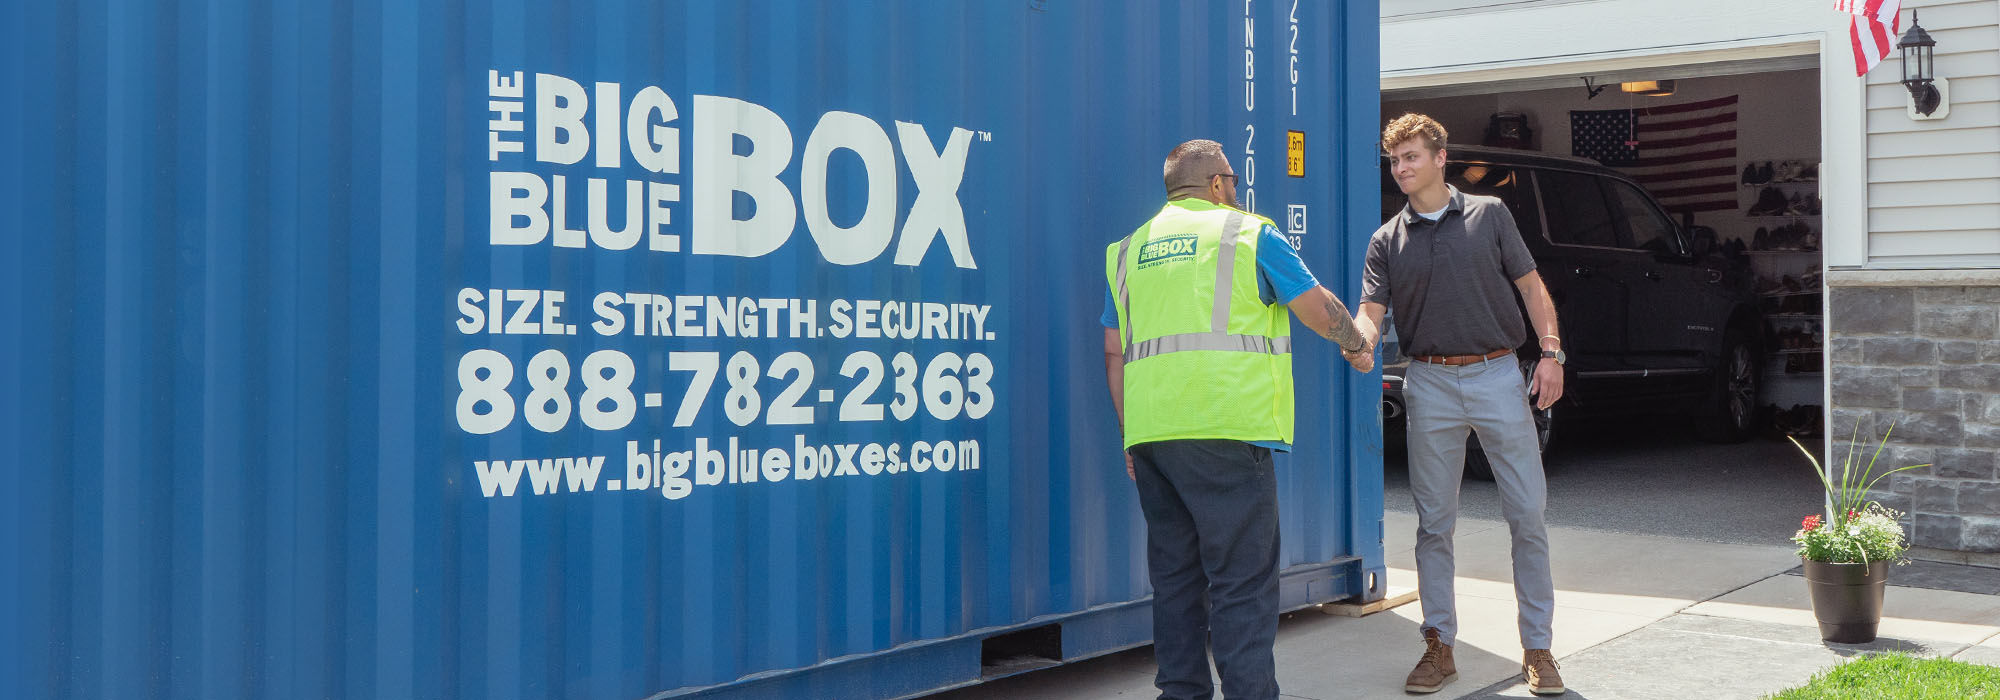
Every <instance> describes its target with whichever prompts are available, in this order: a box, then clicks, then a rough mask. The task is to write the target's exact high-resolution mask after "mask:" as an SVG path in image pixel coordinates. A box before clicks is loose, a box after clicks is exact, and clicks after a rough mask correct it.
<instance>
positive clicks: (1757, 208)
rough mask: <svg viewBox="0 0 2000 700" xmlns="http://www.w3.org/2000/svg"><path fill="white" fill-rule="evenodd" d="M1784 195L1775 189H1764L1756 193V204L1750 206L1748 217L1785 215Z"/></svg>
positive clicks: (1785, 203)
mask: <svg viewBox="0 0 2000 700" xmlns="http://www.w3.org/2000/svg"><path fill="white" fill-rule="evenodd" d="M1787 204H1788V202H1786V201H1785V193H1783V192H1779V191H1778V188H1776V187H1765V188H1764V189H1762V190H1759V191H1758V192H1757V203H1756V204H1753V205H1750V211H1749V212H1748V213H1749V215H1750V216H1780V215H1783V214H1784V213H1785V207H1786V205H1787Z"/></svg>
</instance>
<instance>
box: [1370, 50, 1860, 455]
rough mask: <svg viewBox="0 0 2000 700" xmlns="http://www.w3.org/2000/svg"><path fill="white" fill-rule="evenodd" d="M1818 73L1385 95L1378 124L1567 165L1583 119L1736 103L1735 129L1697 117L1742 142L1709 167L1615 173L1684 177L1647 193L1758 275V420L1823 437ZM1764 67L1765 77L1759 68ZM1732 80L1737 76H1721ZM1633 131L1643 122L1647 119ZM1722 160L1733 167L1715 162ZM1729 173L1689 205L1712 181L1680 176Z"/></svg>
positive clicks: (1650, 75) (1799, 61)
mask: <svg viewBox="0 0 2000 700" xmlns="http://www.w3.org/2000/svg"><path fill="white" fill-rule="evenodd" d="M1817 62H1818V57H1817V56H1801V57H1795V58H1793V59H1790V60H1780V61H1765V62H1762V65H1761V66H1759V65H1755V64H1753V65H1734V66H1707V67H1702V68H1703V70H1692V69H1682V70H1675V69H1671V68H1666V69H1660V70H1657V71H1645V72H1640V73H1637V74H1630V75H1608V76H1589V79H1588V81H1586V78H1585V77H1584V76H1576V77H1570V78H1549V79H1537V80H1533V81H1516V82H1513V83H1491V84H1479V85H1451V86H1441V87H1436V88H1423V89H1416V90H1401V91H1395V92H1385V93H1383V95H1382V118H1383V120H1384V121H1387V120H1388V119H1392V118H1394V117H1396V116H1398V115H1401V114H1404V113H1406V112H1420V113H1423V114H1428V115H1430V116H1432V117H1433V118H1436V119H1437V120H1438V121H1439V122H1440V123H1442V124H1444V126H1445V129H1446V130H1447V131H1449V132H1450V133H1451V140H1452V141H1453V142H1454V143H1461V144H1464V143H1474V144H1480V145H1485V146H1501V147H1513V148H1525V149H1526V150H1532V151H1539V152H1542V153H1548V154H1554V155H1562V156H1571V155H1578V153H1577V152H1576V151H1577V149H1579V148H1585V149H1586V150H1587V147H1586V146H1583V145H1582V144H1578V143H1577V139H1574V138H1573V135H1572V123H1573V122H1574V121H1575V120H1577V119H1585V118H1587V117H1584V116H1583V114H1584V113H1587V112H1592V111H1604V110H1626V111H1634V110H1645V109H1648V108H1655V107H1662V106H1670V105H1700V104H1716V103H1718V102H1720V103H1726V102H1727V100H1728V99H1729V98H1734V100H1735V110H1734V113H1733V118H1731V117H1730V113H1729V111H1728V109H1727V108H1726V107H1716V108H1711V109H1708V110H1703V111H1700V112H1694V113H1693V114H1698V115H1701V116H1704V117H1712V118H1709V119H1705V121H1711V122H1715V123H1714V124H1712V125H1708V126H1707V127H1706V128H1705V129H1704V130H1705V131H1706V132H1708V133H1711V134H1717V135H1718V138H1719V137H1720V133H1723V132H1727V131H1734V134H1735V138H1734V139H1733V140H1726V141H1710V142H1709V143H1707V144H1704V145H1703V146H1701V147H1700V151H1701V152H1700V153H1697V154H1688V155H1689V156H1690V157H1697V156H1708V157H1698V158H1696V159H1692V160H1689V161H1687V162H1684V163H1678V164H1671V165H1667V166H1657V167H1652V168H1644V169H1641V168H1632V169H1629V170H1627V169H1626V168H1619V169H1621V170H1627V171H1628V172H1630V173H1633V174H1656V173H1661V172H1662V171H1663V170H1666V171H1679V172H1678V173H1677V174H1670V175H1667V177H1670V178H1676V179H1667V180H1658V181H1652V182H1647V181H1645V178H1643V177H1642V178H1641V179H1642V182H1641V184H1642V185H1644V186H1645V187H1646V188H1647V189H1648V190H1649V191H1651V192H1652V193H1653V194H1654V196H1655V197H1656V198H1658V199H1660V200H1661V203H1662V204H1663V205H1665V207H1666V208H1667V210H1668V212H1669V213H1670V214H1671V215H1672V216H1673V217H1674V218H1675V219H1676V220H1677V221H1684V222H1685V221H1687V220H1688V219H1687V218H1684V217H1691V219H1692V222H1693V224H1694V225H1696V226H1704V227H1707V228H1709V229H1712V230H1714V231H1715V233H1716V237H1717V244H1718V246H1719V249H1720V250H1721V251H1723V254H1725V255H1728V256H1731V257H1734V258H1735V259H1737V260H1738V261H1740V262H1741V264H1744V265H1748V266H1749V267H1750V269H1751V270H1752V271H1753V272H1754V273H1755V276H1756V279H1757V292H1758V295H1759V298H1760V301H1759V303H1760V306H1761V308H1760V311H1762V312H1763V338H1762V339H1761V348H1760V351H1761V352H1762V353H1763V361H1762V365H1761V370H1762V377H1761V378H1762V379H1763V382H1762V384H1761V387H1760V391H1759V395H1760V402H1761V403H1762V405H1763V406H1764V409H1765V412H1766V414H1767V415H1766V417H1765V418H1764V419H1763V420H1762V422H1763V423H1764V424H1765V425H1766V426H1767V427H1768V428H1769V429H1770V430H1771V431H1774V432H1778V433H1784V434H1791V435H1797V436H1800V437H1804V436H1807V435H1816V434H1818V432H1819V430H1820V426H1819V420H1820V419H1819V416H1820V415H1822V414H1823V411H1822V410H1821V408H1822V404H1823V402H1824V398H1823V397H1824V396H1825V392H1824V384H1825V378H1824V377H1825V375H1824V374H1823V370H1824V366H1825V362H1824V360H1823V355H1822V348H1823V346H1824V344H1825V325H1824V320H1823V318H1822V316H1821V314H1822V306H1823V300H1824V289H1825V287H1824V281H1823V277H1824V270H1825V266H1824V263H1823V260H1822V254H1821V252H1820V238H1821V233H1822V231H1823V227H1822V225H1821V214H1820V212H1821V207H1820V206H1819V204H1820V202H1819V183H1818V177H1817V176H1818V169H1819V168H1818V166H1819V161H1820V157H1819V151H1820V119H1819V109H1820V107H1819V104H1820V102H1819V69H1818V66H1817ZM1798 66H1803V67H1798ZM1758 67H1763V68H1765V70H1755V69H1756V68H1758ZM1723 71H1742V72H1733V73H1729V74H1715V73H1719V72H1723ZM1691 74H1692V75H1691ZM1593 93H1594V94H1593ZM1662 118H1664V117H1662ZM1634 121H1637V122H1639V123H1641V124H1644V123H1646V122H1645V121H1644V118H1643V117H1640V118H1639V119H1636V120H1634ZM1522 127H1525V128H1522ZM1647 138H1648V135H1647V134H1646V133H1645V132H1643V131H1640V132H1637V133H1635V134H1633V136H1632V140H1634V141H1637V150H1638V152H1639V154H1640V157H1641V158H1645V157H1646V154H1647V151H1648V144H1647ZM1674 150H1675V152H1677V153H1686V152H1687V151H1688V150H1689V149H1686V148H1681V149H1674ZM1727 150H1733V155H1728V156H1711V155H1710V154H1717V153H1721V152H1723V151H1727ZM1724 162H1726V163H1727V165H1728V166H1729V169H1730V172H1731V173H1732V174H1731V176H1730V177H1729V178H1728V179H1729V181H1730V182H1731V183H1732V184H1733V185H1734V187H1733V188H1731V190H1730V191H1728V192H1700V193H1697V194H1685V193H1686V192H1688V191H1689V190H1698V189H1702V188H1700V187H1698V186H1697V187H1688V186H1687V185H1689V184H1690V182H1700V181H1707V182H1713V181H1714V180H1715V178H1713V177H1710V178H1705V179H1701V178H1697V179H1695V180H1690V179H1689V178H1687V177H1685V176H1684V175H1685V173H1688V172H1695V171H1699V170H1704V169H1710V170H1712V169H1715V168H1718V167H1719V166H1720V165H1721V164H1722V163H1724ZM1613 167H1614V168H1616V167H1618V166H1616V165H1614V166H1613ZM1677 175H1680V176H1679V177H1677ZM1710 189H1714V188H1710ZM1732 198H1733V200H1734V201H1733V202H1732V201H1729V200H1731V199H1732ZM1724 205H1727V206H1726V208H1724Z"/></svg>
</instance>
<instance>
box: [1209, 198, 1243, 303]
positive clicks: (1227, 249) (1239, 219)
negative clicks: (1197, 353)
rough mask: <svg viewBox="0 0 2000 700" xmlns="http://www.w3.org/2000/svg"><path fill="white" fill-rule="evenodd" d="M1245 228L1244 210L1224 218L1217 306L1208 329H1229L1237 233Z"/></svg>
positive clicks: (1218, 259) (1217, 257)
mask: <svg viewBox="0 0 2000 700" xmlns="http://www.w3.org/2000/svg"><path fill="white" fill-rule="evenodd" d="M1240 228H1243V212H1240V211H1236V210H1234V209H1232V210H1230V211H1229V216H1228V217H1227V218H1224V219H1223V220H1222V249H1221V250H1219V251H1217V252H1216V254H1215V307H1214V310H1212V311H1210V312H1209V317H1208V329H1209V330H1211V331H1215V332H1217V333H1222V332H1226V331H1228V330H1229V302H1230V298H1229V297H1230V296H1231V295H1232V294H1233V293H1234V292H1235V291H1236V284H1235V280H1236V234H1237V229H1240Z"/></svg>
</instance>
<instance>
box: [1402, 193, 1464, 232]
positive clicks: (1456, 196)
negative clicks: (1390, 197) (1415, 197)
mask: <svg viewBox="0 0 2000 700" xmlns="http://www.w3.org/2000/svg"><path fill="white" fill-rule="evenodd" d="M1444 187H1445V189H1447V190H1451V200H1450V201H1451V203H1450V204H1446V205H1445V207H1444V210H1445V211H1447V212H1453V211H1455V212H1458V213H1460V214H1464V213H1465V193H1463V192H1460V191H1458V188H1457V187H1455V186H1452V185H1445V186H1444ZM1422 219H1423V217H1420V216H1417V209H1416V206H1415V205H1414V203H1412V202H1408V201H1405V202H1403V225H1404V226H1412V225H1415V224H1416V223H1417V222H1418V221H1420V220H1422ZM1438 220H1439V221H1443V220H1444V219H1443V218H1439V219H1438Z"/></svg>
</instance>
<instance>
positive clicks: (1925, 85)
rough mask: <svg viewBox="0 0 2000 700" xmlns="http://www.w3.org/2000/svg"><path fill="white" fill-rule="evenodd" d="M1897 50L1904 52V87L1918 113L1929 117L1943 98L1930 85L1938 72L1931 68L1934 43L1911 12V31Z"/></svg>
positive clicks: (1935, 45) (1932, 85)
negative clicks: (1908, 91) (1907, 90)
mask: <svg viewBox="0 0 2000 700" xmlns="http://www.w3.org/2000/svg"><path fill="white" fill-rule="evenodd" d="M1897 46H1898V48H1901V49H1902V51H1903V87H1905V88H1909V90H1910V100H1911V101H1912V102H1913V103H1914V104H1913V108H1914V109H1915V110H1916V111H1917V113H1918V114H1922V115H1924V116H1926V117H1928V116H1930V115H1931V113H1932V112H1936V111H1937V108H1938V105H1939V104H1941V103H1943V102H1944V96H1943V95H1941V94H1939V93H1938V89H1937V86H1936V85H1934V84H1932V83H1933V82H1935V80H1936V78H1937V68H1936V67H1935V66H1933V65H1932V64H1931V53H1932V51H1933V50H1934V49H1936V47H1937V41H1936V40H1933V39H1931V33H1930V32H1927V31H1924V28H1923V27H1922V26H1920V25H1918V24H1917V12H1916V10H1911V11H1910V31H1907V32H1904V33H1903V39H1902V41H1901V42H1899V43H1898V44H1897Z"/></svg>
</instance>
